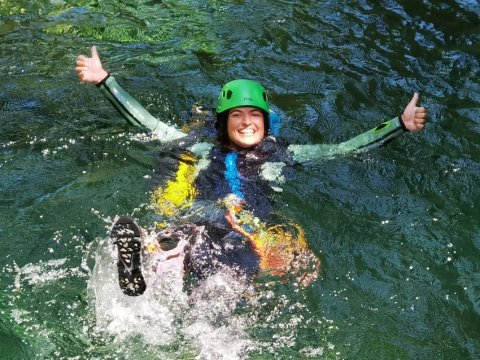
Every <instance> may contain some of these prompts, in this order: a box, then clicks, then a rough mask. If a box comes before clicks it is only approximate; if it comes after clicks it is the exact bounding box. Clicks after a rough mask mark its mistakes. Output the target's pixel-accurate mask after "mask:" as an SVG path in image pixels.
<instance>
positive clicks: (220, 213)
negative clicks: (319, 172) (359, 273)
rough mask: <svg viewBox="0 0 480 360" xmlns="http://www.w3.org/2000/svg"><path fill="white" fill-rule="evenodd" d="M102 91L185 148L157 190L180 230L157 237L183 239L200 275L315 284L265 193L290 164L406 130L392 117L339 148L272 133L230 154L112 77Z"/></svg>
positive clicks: (302, 244)
mask: <svg viewBox="0 0 480 360" xmlns="http://www.w3.org/2000/svg"><path fill="white" fill-rule="evenodd" d="M98 86H99V88H100V89H101V91H102V93H103V94H104V95H105V96H106V97H107V99H108V100H109V101H110V102H111V103H112V104H113V105H114V107H115V108H116V109H117V110H119V112H120V113H121V114H122V115H123V117H124V118H125V119H126V120H127V121H128V122H130V123H131V124H133V125H135V126H142V127H146V128H148V129H149V130H150V131H152V132H153V133H155V134H157V135H158V138H159V140H160V141H162V142H166V143H171V144H173V145H175V146H180V147H182V148H184V149H185V151H184V152H183V153H182V154H181V155H180V156H179V160H180V161H179V165H178V170H177V172H176V176H175V178H174V179H171V180H168V181H167V184H166V185H165V186H163V187H159V188H157V189H156V190H155V191H154V192H153V200H154V202H155V203H156V206H157V209H158V212H159V213H160V214H162V215H166V216H167V217H170V218H172V219H175V218H178V217H179V216H177V215H181V219H182V225H178V222H176V221H175V220H173V222H176V223H177V224H176V225H175V227H172V226H168V225H167V224H165V226H166V229H163V230H160V231H159V235H158V240H159V242H160V244H162V241H163V240H165V239H167V240H171V239H172V237H177V242H180V241H181V240H183V243H182V244H184V245H182V246H184V247H185V248H184V249H185V251H183V256H184V268H185V269H186V270H188V271H189V272H191V273H193V274H195V275H197V276H198V277H204V276H207V275H208V274H209V273H211V272H212V271H215V270H216V268H217V267H218V266H222V265H226V266H228V267H233V268H236V269H238V270H240V271H241V272H242V273H244V274H246V275H247V276H248V275H253V274H255V273H257V272H258V271H259V270H267V271H270V272H273V273H274V274H285V273H287V272H291V271H296V272H297V273H299V274H300V276H299V279H300V281H303V280H305V281H306V282H310V281H311V280H312V279H313V278H315V276H316V273H317V272H318V268H319V262H318V260H317V259H316V257H315V256H314V255H313V254H312V253H311V251H310V250H309V249H308V247H307V244H306V241H305V238H304V233H303V229H302V228H301V227H299V226H298V225H296V224H294V223H292V222H289V221H288V220H285V221H284V222H283V223H282V224H279V223H276V224H270V223H269V222H268V219H269V216H268V215H269V214H270V213H271V211H272V210H273V208H272V205H271V202H270V200H269V197H268V194H269V193H270V192H271V191H272V189H273V190H275V189H276V188H277V187H278V186H279V183H281V182H282V181H285V172H284V170H285V167H286V166H288V165H291V164H293V163H304V162H308V161H313V160H316V159H320V158H329V157H333V156H335V155H338V154H347V153H352V152H358V151H362V150H365V149H368V148H370V147H373V146H380V145H382V144H384V143H386V142H387V141H390V140H392V139H393V138H395V137H397V136H399V135H401V134H403V133H404V132H405V131H407V130H406V129H405V127H404V126H403V123H402V122H401V120H400V119H399V117H395V118H393V119H391V120H388V121H385V122H383V123H382V124H380V125H379V126H377V127H376V128H374V129H372V130H370V131H367V132H365V133H363V134H361V135H358V136H356V137H354V138H352V139H351V140H348V141H345V142H342V143H340V144H320V145H289V146H286V145H285V144H283V143H282V142H281V141H280V140H277V139H275V138H274V137H272V136H267V137H266V138H264V139H263V140H262V141H261V142H260V143H259V144H257V145H256V146H254V147H253V148H251V149H241V150H237V151H230V150H228V149H225V148H222V147H220V146H214V145H213V144H211V143H208V142H200V143H194V142H193V140H192V139H193V138H192V137H189V136H188V134H186V133H184V132H182V131H180V130H178V129H176V128H174V127H173V126H169V125H167V124H164V123H162V122H161V121H159V120H158V119H156V118H155V117H153V116H152V115H151V114H150V113H149V112H148V111H147V110H146V109H145V108H144V107H143V106H142V105H140V104H139V103H138V102H137V101H136V100H135V99H134V98H133V97H131V96H130V95H129V94H128V93H127V92H126V91H125V90H124V89H123V88H122V87H120V85H119V84H118V83H117V82H116V80H115V79H114V78H113V77H112V76H110V77H108V78H107V79H106V80H105V81H103V82H102V83H101V84H99V85H98ZM199 208H201V209H206V208H210V210H209V211H201V212H199V211H198V209H199ZM199 213H200V214H201V216H198V214H199ZM185 239H187V241H185ZM177 255H178V254H177ZM182 259H183V257H182ZM162 271H163V270H162V269H159V270H158V271H157V272H159V273H161V272H162ZM305 274H307V275H306V276H305ZM308 274H309V275H308Z"/></svg>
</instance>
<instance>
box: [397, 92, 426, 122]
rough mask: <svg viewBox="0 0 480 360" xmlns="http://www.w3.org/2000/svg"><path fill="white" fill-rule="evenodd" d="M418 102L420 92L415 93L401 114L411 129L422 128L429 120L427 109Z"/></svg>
mask: <svg viewBox="0 0 480 360" xmlns="http://www.w3.org/2000/svg"><path fill="white" fill-rule="evenodd" d="M417 102H418V93H415V94H413V97H412V100H410V102H409V103H408V105H407V107H406V108H405V110H404V111H403V114H402V115H401V117H402V121H403V124H404V125H405V127H406V128H407V129H408V130H410V131H420V130H422V129H423V128H424V127H425V122H426V121H427V110H425V108H424V107H418V106H417Z"/></svg>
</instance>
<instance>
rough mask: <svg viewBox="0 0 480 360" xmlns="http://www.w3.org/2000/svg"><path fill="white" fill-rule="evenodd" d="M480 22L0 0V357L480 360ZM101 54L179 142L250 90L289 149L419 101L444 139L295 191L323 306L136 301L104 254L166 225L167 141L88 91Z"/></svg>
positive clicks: (291, 9) (377, 9)
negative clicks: (161, 186) (158, 198)
mask: <svg viewBox="0 0 480 360" xmlns="http://www.w3.org/2000/svg"><path fill="white" fill-rule="evenodd" d="M479 16H480V6H479V5H478V3H477V2H476V1H463V0H448V1H442V2H436V1H431V0H426V1H422V2H415V3H413V2H409V1H403V0H396V1H393V0H392V1H383V2H374V1H366V0H362V1H358V2H345V1H340V2H338V1H322V2H318V1H308V0H305V1H297V2H288V1H264V2H255V1H249V0H245V1H236V2H227V1H213V0H201V1H200V0H198V1H152V0H131V1H127V2H120V3H118V2H113V1H108V0H85V1H80V0H77V1H73V0H63V1H50V0H40V1H16V2H12V1H0V35H1V38H2V41H1V44H0V53H1V56H0V74H1V75H2V76H1V77H0V174H1V175H0V216H1V218H2V221H1V222H0V244H1V246H2V254H3V256H2V260H1V263H0V268H1V269H2V274H3V276H2V278H1V280H0V282H1V285H2V286H1V290H0V314H1V319H2V321H1V325H0V358H5V359H8V358H15V359H17V358H19V359H30V358H38V359H50V358H59V359H67V358H82V359H83V358H86V359H98V358H102V359H114V358H172V359H174V358H175V359H176V358H186V359H189V358H196V357H198V358H207V359H208V358H211V359H214V358H221V356H222V355H223V356H224V357H225V358H236V357H237V358H252V359H255V358H258V359H274V358H275V359H276V358H328V359H330V358H347V359H348V358H388V359H390V358H401V359H410V358H422V359H423V358H425V359H433V358H435V359H437V358H445V359H466V358H472V359H473V358H477V357H478V356H480V343H479V340H478V339H480V333H479V329H480V326H479V325H480V324H479V316H480V276H479V273H480V271H479V261H478V254H479V250H480V232H479V231H478V226H477V224H478V218H479V212H478V209H477V203H478V202H479V198H480V196H479V191H478V186H477V183H478V182H479V176H480V168H479V164H478V159H479V153H480V151H479V150H480V149H479V145H478V144H479V133H480V125H479V120H478V119H479V116H478V115H479V114H480V111H479V105H478V103H479V100H480V88H479V85H478V83H479V77H478V73H479V70H480V65H479V60H478V59H479V58H478V56H479V53H478V49H477V47H476V46H475V44H477V43H478V41H479V37H480V34H479V32H478V29H479V28H480V27H479V23H480V21H479ZM92 44H96V45H97V46H98V48H99V51H100V56H101V57H102V59H103V60H104V62H105V64H106V66H107V67H108V69H109V70H110V71H112V72H113V73H114V74H115V75H116V77H117V79H118V80H119V82H120V83H122V84H123V85H124V86H125V87H126V88H127V89H128V90H129V91H130V92H131V93H132V94H133V95H134V96H135V97H136V98H137V99H138V100H139V101H140V102H141V103H143V104H145V105H146V106H147V108H148V109H149V110H150V111H151V112H152V113H153V114H155V115H156V116H158V117H160V118H161V119H162V120H163V121H166V122H170V123H175V124H177V125H178V126H183V125H185V122H187V121H188V118H189V115H188V114H187V113H186V111H188V109H190V108H191V105H192V104H193V103H194V102H197V103H203V104H205V105H206V106H212V104H214V102H215V98H216V94H217V92H218V91H219V89H220V86H221V84H222V83H224V82H225V81H227V80H231V79H233V78H252V79H256V80H259V81H260V82H262V83H263V84H264V85H265V87H266V88H267V89H269V95H270V98H271V99H272V102H273V105H274V108H275V110H276V111H277V112H278V113H279V114H280V115H281V117H282V121H283V123H282V131H283V134H282V135H283V137H285V138H286V140H288V141H289V142H291V143H301V144H305V143H330V142H339V141H342V140H345V139H347V138H349V137H351V136H354V135H356V134H358V133H360V132H362V131H365V130H367V129H369V128H372V127H374V126H376V125H377V124H378V123H379V122H380V121H382V120H384V119H385V118H388V117H392V116H395V115H397V114H398V113H399V112H400V111H401V110H402V109H403V107H404V106H405V104H406V103H407V102H408V100H409V99H410V97H411V93H413V92H414V91H419V92H420V94H421V101H422V104H423V105H425V106H426V107H427V108H428V110H429V113H430V123H429V125H428V126H427V129H426V131H425V132H423V133H421V134H407V135H405V136H403V137H402V138H401V139H399V140H398V141H395V142H394V143H391V144H389V145H388V146H387V147H385V148H382V149H377V150H373V151H370V152H369V153H367V154H362V155H359V156H355V157H353V156H349V157H344V158H335V159H329V160H325V161H322V162H321V163H316V164H310V165H308V166H306V167H299V168H297V169H296V173H295V174H294V176H293V179H292V181H291V182H290V183H288V184H286V185H285V186H282V188H283V193H281V194H277V195H276V197H275V204H276V207H277V209H279V210H280V211H281V212H282V213H284V214H285V215H288V216H289V217H291V218H292V219H293V220H294V221H295V222H297V223H300V224H301V225H302V226H303V227H304V228H305V230H306V234H307V237H308V241H309V243H310V247H311V248H312V249H313V251H315V253H316V254H317V255H318V256H319V257H321V260H322V264H323V270H322V274H323V278H322V279H321V280H319V281H318V282H316V283H315V284H313V285H312V286H311V287H310V288H308V289H306V290H302V289H299V288H297V287H296V286H295V284H288V283H286V284H281V283H280V284H279V283H270V282H269V279H259V280H258V284H257V286H256V289H255V291H254V292H253V293H252V294H251V297H250V299H249V300H248V301H247V300H242V301H234V300H235V299H236V298H237V297H238V294H239V293H242V294H243V292H244V290H245V289H244V287H243V286H244V284H241V283H236V282H235V281H233V280H232V279H231V278H229V277H228V274H223V275H222V276H218V277H216V278H212V279H210V280H209V282H207V283H206V284H204V287H203V288H201V289H199V293H198V294H197V297H196V298H195V299H196V300H195V301H193V300H192V298H189V297H188V296H187V295H186V294H185V293H184V292H183V291H182V284H181V281H180V279H178V278H156V277H152V278H150V279H149V283H151V284H152V289H153V290H154V291H152V292H151V293H149V294H148V295H147V296H145V297H141V298H138V299H131V298H126V297H124V296H121V293H120V292H119V290H118V289H117V287H116V285H115V284H116V279H115V277H114V274H115V271H113V272H112V267H113V270H115V268H114V266H115V264H114V262H115V260H114V257H112V256H113V253H112V251H113V249H112V248H111V247H110V246H109V245H108V241H107V240H105V238H106V236H107V234H108V229H109V226H110V224H111V221H112V219H113V217H114V216H115V215H117V214H132V213H133V214H135V217H137V218H138V219H139V221H140V223H141V224H142V225H143V226H146V227H150V226H152V214H151V210H150V209H149V206H148V202H149V198H150V194H149V191H150V190H151V189H152V187H153V185H154V182H155V176H154V175H155V174H154V173H153V171H152V168H153V166H154V161H153V157H154V156H155V154H156V153H157V152H156V149H157V147H158V142H157V141H156V139H154V138H152V137H149V136H147V135H145V134H144V133H143V132H141V131H139V130H138V129H131V128H129V127H128V126H126V124H124V121H123V120H121V119H120V118H119V115H118V114H117V113H116V112H115V110H113V109H112V108H111V106H110V105H109V104H108V102H107V101H104V100H103V99H101V98H99V93H98V90H97V89H95V88H94V87H89V86H85V85H83V84H79V83H78V81H77V80H76V78H75V74H74V70H73V66H74V65H73V64H74V60H75V57H76V56H77V55H78V54H79V53H85V52H87V51H88V49H89V47H90V46H91V45H92ZM201 291H203V292H201ZM213 295H215V296H214V298H212V296H213ZM216 295H218V296H216ZM240 298H241V296H240Z"/></svg>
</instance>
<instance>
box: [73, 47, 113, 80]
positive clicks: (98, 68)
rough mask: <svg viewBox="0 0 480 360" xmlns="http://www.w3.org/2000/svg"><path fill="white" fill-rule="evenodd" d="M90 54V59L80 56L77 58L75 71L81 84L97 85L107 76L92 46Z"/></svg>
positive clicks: (95, 49)
mask: <svg viewBox="0 0 480 360" xmlns="http://www.w3.org/2000/svg"><path fill="white" fill-rule="evenodd" d="M91 52H92V57H86V56H84V55H80V56H79V57H78V58H77V66H76V67H75V71H76V72H77V76H78V78H79V79H80V81H81V82H84V83H88V84H94V85H97V84H98V83H99V82H100V81H102V80H103V79H105V78H106V77H107V76H108V73H107V72H106V71H105V70H104V69H103V66H102V62H101V61H100V57H99V56H98V53H97V48H96V47H95V46H92V49H91Z"/></svg>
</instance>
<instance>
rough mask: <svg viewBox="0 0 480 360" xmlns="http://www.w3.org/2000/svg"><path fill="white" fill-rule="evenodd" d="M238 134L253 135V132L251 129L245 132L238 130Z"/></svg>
mask: <svg viewBox="0 0 480 360" xmlns="http://www.w3.org/2000/svg"><path fill="white" fill-rule="evenodd" d="M239 133H240V134H243V135H251V134H253V133H254V131H253V130H252V129H246V130H240V131H239Z"/></svg>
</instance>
